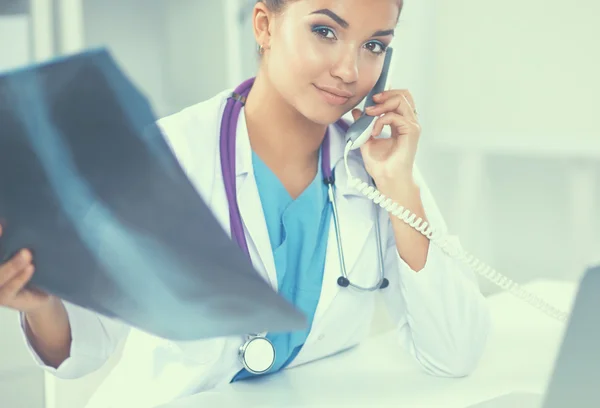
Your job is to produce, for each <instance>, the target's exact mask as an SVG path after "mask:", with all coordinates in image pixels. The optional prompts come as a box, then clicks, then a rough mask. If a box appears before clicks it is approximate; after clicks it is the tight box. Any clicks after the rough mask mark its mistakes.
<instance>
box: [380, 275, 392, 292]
mask: <svg viewBox="0 0 600 408" xmlns="http://www.w3.org/2000/svg"><path fill="white" fill-rule="evenodd" d="M388 286H390V281H389V280H387V278H383V281H382V282H381V286H380V287H379V289H385V288H387V287H388Z"/></svg>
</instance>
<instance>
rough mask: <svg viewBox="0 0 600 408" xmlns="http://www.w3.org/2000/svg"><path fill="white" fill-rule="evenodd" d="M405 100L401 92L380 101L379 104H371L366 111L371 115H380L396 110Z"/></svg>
mask: <svg viewBox="0 0 600 408" xmlns="http://www.w3.org/2000/svg"><path fill="white" fill-rule="evenodd" d="M404 101H405V99H404V98H403V97H402V95H401V94H399V95H396V96H394V97H392V98H389V99H386V100H385V101H384V102H381V103H378V104H377V105H373V106H369V107H368V108H366V109H365V112H366V113H367V114H369V115H371V116H379V115H383V114H384V113H387V112H396V111H398V109H399V107H400V105H401V104H402V103H403V102H404Z"/></svg>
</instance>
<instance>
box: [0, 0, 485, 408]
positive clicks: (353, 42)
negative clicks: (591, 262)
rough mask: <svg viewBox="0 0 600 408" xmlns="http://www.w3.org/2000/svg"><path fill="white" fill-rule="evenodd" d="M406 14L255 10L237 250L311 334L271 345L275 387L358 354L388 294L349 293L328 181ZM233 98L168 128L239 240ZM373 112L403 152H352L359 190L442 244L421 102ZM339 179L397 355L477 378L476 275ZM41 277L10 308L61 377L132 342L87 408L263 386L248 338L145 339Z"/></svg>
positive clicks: (350, 250)
mask: <svg viewBox="0 0 600 408" xmlns="http://www.w3.org/2000/svg"><path fill="white" fill-rule="evenodd" d="M401 8H402V4H401V1H398V0H288V1H285V0H262V1H259V2H257V4H256V5H255V8H254V12H253V22H254V33H255V37H256V41H257V43H258V45H259V50H260V54H261V64H260V69H259V72H258V74H257V76H256V79H255V81H254V82H253V83H252V86H251V90H250V91H249V94H248V96H247V99H246V100H245V105H244V106H243V108H242V110H241V113H240V115H239V118H238V119H237V121H234V123H237V126H233V128H234V134H235V143H236V145H235V148H234V150H233V151H234V153H235V172H234V178H235V180H234V181H235V182H236V184H237V188H238V189H237V197H236V198H237V204H238V205H239V209H240V212H241V218H242V220H243V223H244V227H245V228H246V233H245V234H242V235H243V237H244V239H243V240H242V241H244V242H245V244H244V242H239V243H240V244H241V245H242V247H244V245H247V248H248V253H249V255H250V256H251V258H252V260H253V262H254V266H255V267H256V269H257V271H258V272H259V273H260V274H262V276H263V277H264V278H265V280H267V281H268V282H269V283H270V284H271V285H272V286H273V288H274V289H276V290H278V291H279V292H280V293H281V294H282V296H284V297H286V298H287V299H289V300H290V301H291V302H293V303H294V304H295V305H296V306H297V307H298V308H299V309H301V310H302V311H303V312H304V313H305V314H306V316H307V318H308V321H309V322H310V328H309V329H308V330H306V331H298V332H293V333H269V334H268V338H269V340H271V342H272V344H273V345H274V347H275V348H276V359H275V361H274V362H273V367H272V368H271V369H270V370H269V373H273V372H276V371H279V370H282V369H284V368H289V367H293V366H296V365H299V364H304V363H307V362H310V361H313V360H315V359H318V358H322V357H325V356H328V355H331V354H333V353H336V352H338V351H340V350H344V349H347V348H349V347H352V346H354V345H356V344H358V343H359V342H360V341H361V340H362V339H364V338H365V336H367V335H368V332H369V328H370V325H371V319H372V314H373V308H374V300H375V295H376V293H378V292H379V291H361V290H356V289H355V288H353V287H344V285H339V284H338V283H337V278H338V277H339V276H340V274H341V272H340V262H339V258H338V253H337V242H336V234H335V231H334V229H335V228H333V227H332V225H333V223H332V221H331V220H332V205H331V203H330V202H329V201H328V200H327V186H326V185H325V183H323V179H324V177H326V176H327V175H326V174H324V172H325V173H326V172H327V171H329V170H330V169H331V167H333V166H334V165H336V164H338V163H339V160H340V159H341V158H342V156H343V151H344V143H343V141H344V132H343V130H342V129H341V128H340V127H339V126H336V125H334V124H335V123H336V121H338V120H339V119H340V118H341V117H342V116H344V115H345V114H347V113H349V112H350V111H352V112H351V113H352V116H353V117H354V119H356V118H357V117H358V115H360V113H361V112H360V111H359V110H356V109H354V110H353V108H354V107H355V106H356V105H357V104H358V103H359V102H360V101H361V100H362V99H363V98H364V97H365V96H366V94H367V93H368V92H369V90H370V89H371V88H372V87H373V86H374V84H375V82H376V81H377V79H378V77H379V75H380V73H381V71H382V65H383V61H384V56H385V52H386V47H387V46H388V45H389V44H390V42H391V41H392V38H393V30H394V27H395V26H396V24H397V21H398V18H399V15H400V11H401ZM231 95H232V90H227V91H224V92H223V93H220V94H218V95H216V96H215V97H214V98H211V99H210V100H208V101H204V102H202V103H200V104H198V105H194V106H192V107H190V108H188V109H185V110H183V111H181V112H179V113H177V114H174V115H172V116H170V117H167V118H164V119H162V120H161V121H159V125H160V127H161V128H162V130H163V132H164V135H165V137H166V139H167V140H168V142H169V144H170V146H171V147H172V149H173V152H174V154H175V155H176V156H177V158H178V160H179V161H180V162H181V164H182V167H183V168H184V169H185V170H186V172H187V174H188V175H189V177H190V179H191V181H192V182H193V184H194V185H195V187H196V188H197V189H198V191H199V193H200V194H201V195H202V196H203V198H204V199H205V201H206V203H208V205H209V207H210V208H211V209H212V210H213V211H214V213H215V216H216V217H217V219H218V220H219V221H220V222H221V223H222V225H223V227H224V228H225V229H226V230H228V231H229V230H230V227H232V226H233V224H232V223H231V222H230V221H231V220H230V214H229V206H230V205H232V202H231V199H229V200H228V194H227V191H226V188H225V185H224V182H223V174H224V173H222V171H221V170H222V168H221V165H222V164H223V163H221V161H220V153H221V152H220V149H221V147H220V146H221V145H220V139H219V134H220V133H219V132H220V129H221V123H222V119H223V115H224V110H225V105H226V103H227V101H228V99H230V97H231ZM237 99H238V100H243V98H241V97H239V96H238V97H237ZM374 100H375V102H376V103H377V106H376V107H373V108H371V109H369V110H368V111H367V112H366V113H367V114H369V115H372V116H380V117H379V118H378V119H377V123H376V125H375V127H374V130H373V135H374V136H378V135H380V134H381V132H382V131H383V129H384V126H389V129H390V130H391V137H390V138H385V139H374V138H371V139H370V140H369V141H368V142H367V143H366V144H364V145H363V146H362V147H361V148H360V150H355V151H353V152H352V158H353V160H352V163H353V164H352V165H351V167H350V168H351V171H352V172H353V176H355V177H361V178H362V179H368V178H372V179H373V180H374V182H375V183H376V185H377V188H378V189H379V190H380V191H381V192H382V193H383V194H385V195H386V196H388V197H390V198H391V199H393V200H394V201H395V202H398V203H401V204H402V205H404V206H405V207H407V208H409V209H411V210H412V211H413V212H415V213H417V214H418V215H419V216H421V217H422V218H423V219H426V220H427V221H429V222H430V223H431V224H432V225H434V226H436V227H437V228H442V229H443V228H444V222H443V219H442V218H441V216H440V215H439V212H438V209H437V207H436V206H435V203H434V202H433V200H432V198H431V197H430V195H429V192H428V191H427V188H426V186H425V185H424V183H423V182H422V181H421V180H420V178H419V175H418V173H417V172H416V171H415V170H413V168H414V160H415V154H416V150H417V143H418V141H419V135H420V127H419V124H418V119H417V115H416V110H415V106H414V101H413V99H412V97H411V95H410V93H409V92H408V91H405V90H390V91H386V92H384V93H382V94H380V95H377V96H376V97H375V98H374ZM232 103H241V102H240V101H238V102H232ZM342 128H343V126H342ZM325 146H327V147H325ZM324 152H325V153H324ZM327 162H331V165H330V166H329V168H328V166H326V165H323V163H327ZM334 174H335V186H336V190H335V196H336V199H337V207H338V215H339V220H340V223H341V225H342V228H341V242H343V243H344V245H343V251H344V261H345V266H346V270H347V274H348V277H349V279H350V280H351V281H352V282H353V283H354V284H358V285H362V286H370V285H372V284H373V283H374V282H378V281H379V279H380V275H379V271H380V269H379V267H378V265H379V262H378V259H379V258H378V254H379V253H380V251H379V250H378V243H380V244H381V247H382V252H383V259H382V263H383V270H384V272H385V277H386V279H387V281H388V282H389V284H388V285H387V287H385V288H384V289H381V292H382V293H383V294H384V295H385V297H386V300H387V302H388V305H389V310H390V312H391V315H392V317H393V319H394V321H395V323H396V325H397V328H398V331H399V335H400V339H401V344H402V345H403V346H404V347H405V348H406V349H407V350H408V351H409V352H410V353H411V354H412V355H413V356H414V357H415V358H416V360H417V361H418V363H419V364H421V365H422V366H423V368H424V369H425V370H426V371H428V372H430V373H432V374H434V375H440V376H464V375H467V374H469V373H470V372H471V371H472V370H473V369H474V367H475V366H476V363H477V361H478V359H479V357H480V355H481V353H482V350H483V349H484V345H485V340H486V337H487V333H488V328H489V314H488V310H487V308H486V303H485V299H484V298H483V296H482V295H481V293H480V291H479V289H478V286H477V283H476V280H475V277H474V276H473V274H472V273H471V272H470V271H468V270H466V269H465V268H463V267H462V265H459V264H458V263H457V262H455V261H454V260H453V259H451V258H449V257H448V256H447V255H445V254H444V253H443V252H442V251H440V250H439V248H437V247H435V246H434V245H430V244H429V241H428V240H427V239H426V238H425V237H424V236H423V235H422V234H421V233H419V232H417V231H415V230H414V229H412V228H411V227H409V226H407V225H406V224H404V223H403V222H402V221H400V220H398V219H397V218H394V217H390V216H389V214H388V213H387V212H385V211H384V210H382V209H381V208H379V207H377V206H375V205H374V204H373V203H372V201H370V200H369V199H368V198H366V197H364V196H363V195H361V193H360V192H358V191H356V189H354V187H352V185H350V184H349V183H348V180H347V176H346V171H345V168H344V166H336V168H335V173H334ZM229 198H231V197H229ZM234 221H235V220H234ZM377 229H379V236H380V237H381V239H380V241H377V238H376V237H378V235H377V233H376V232H377ZM232 235H233V234H232ZM32 262H33V260H32V257H31V254H30V253H29V252H27V251H24V252H23V253H22V254H20V255H17V256H16V257H15V258H13V259H12V260H10V261H9V262H7V263H6V264H4V265H2V267H1V272H0V301H1V304H2V305H5V306H8V307H11V308H14V309H16V310H19V311H20V312H21V317H22V318H21V321H22V326H23V331H24V333H25V334H26V340H27V344H28V345H29V346H30V348H31V351H32V354H33V355H34V357H35V358H36V360H37V361H38V362H39V364H40V365H41V366H42V367H44V368H45V369H46V370H47V371H49V372H51V373H53V374H55V375H56V376H58V377H60V378H77V377H81V376H84V375H86V374H88V373H90V372H92V371H94V370H96V369H98V368H100V367H102V366H103V365H104V363H105V362H106V361H107V359H108V358H109V357H110V356H111V355H112V353H113V352H114V350H115V348H116V346H117V344H118V343H119V341H120V340H122V339H125V338H127V343H126V344H125V348H124V350H123V355H122V358H121V361H120V363H119V364H118V365H117V367H116V368H115V369H114V370H113V371H112V372H111V374H110V376H109V377H108V378H107V379H106V381H105V382H104V383H103V385H102V386H101V387H100V389H99V390H98V391H97V392H96V394H95V396H94V397H93V398H92V400H91V401H90V405H89V406H90V407H91V406H94V407H96V406H97V407H103V408H105V407H109V406H110V407H113V406H117V405H119V404H121V405H122V406H136V407H143V406H153V405H158V404H162V403H167V402H169V401H173V400H175V399H177V398H179V397H181V396H184V395H188V394H192V393H196V392H200V391H204V390H208V389H211V388H213V387H215V386H218V385H221V384H227V383H229V382H231V381H239V380H242V379H244V378H247V377H250V376H252V375H253V374H251V373H250V372H249V371H248V370H246V369H244V366H243V365H242V363H241V362H240V360H239V358H238V349H239V348H240V346H241V345H242V344H244V341H245V340H244V338H242V337H239V336H232V337H226V338H218V339H209V340H203V341H198V342H186V343H184V342H179V343H178V342H171V341H168V340H166V339H161V338H158V337H155V336H151V335H149V334H146V333H142V332H140V331H138V330H136V329H133V328H130V327H126V326H125V325H123V324H121V323H119V322H115V321H112V320H109V319H106V318H104V317H102V316H98V315H96V314H94V313H92V312H89V311H86V310H82V309H80V308H78V307H76V306H74V305H71V304H68V303H67V302H63V301H61V300H60V299H57V298H55V297H53V296H49V295H47V294H44V293H40V292H35V291H31V290H26V289H23V287H24V285H25V284H26V282H28V281H29V279H30V278H31V276H32V274H33V273H34V267H33V264H32ZM383 286H386V285H383ZM174 318H176V317H174ZM119 406H120V405H119Z"/></svg>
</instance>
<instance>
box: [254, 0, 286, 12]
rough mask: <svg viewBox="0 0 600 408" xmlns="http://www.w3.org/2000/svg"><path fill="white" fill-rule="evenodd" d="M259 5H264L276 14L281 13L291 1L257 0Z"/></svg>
mask: <svg viewBox="0 0 600 408" xmlns="http://www.w3.org/2000/svg"><path fill="white" fill-rule="evenodd" d="M256 2H257V3H264V4H265V5H266V6H267V7H268V8H269V10H271V11H272V12H274V13H279V12H280V11H282V10H283V8H284V7H285V5H286V4H287V3H289V2H290V0H257V1H256Z"/></svg>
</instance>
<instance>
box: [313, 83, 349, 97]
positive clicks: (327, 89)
mask: <svg viewBox="0 0 600 408" xmlns="http://www.w3.org/2000/svg"><path fill="white" fill-rule="evenodd" d="M315 86H316V87H317V88H318V89H320V90H321V91H324V92H327V93H330V94H332V95H335V96H339V97H340V98H346V99H350V98H352V97H353V96H354V94H353V93H352V92H349V91H344V90H343V89H339V88H335V87H332V86H323V85H321V86H317V85H315Z"/></svg>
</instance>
